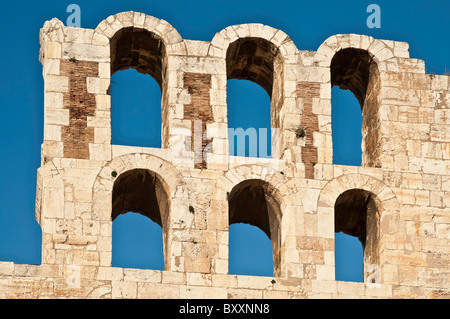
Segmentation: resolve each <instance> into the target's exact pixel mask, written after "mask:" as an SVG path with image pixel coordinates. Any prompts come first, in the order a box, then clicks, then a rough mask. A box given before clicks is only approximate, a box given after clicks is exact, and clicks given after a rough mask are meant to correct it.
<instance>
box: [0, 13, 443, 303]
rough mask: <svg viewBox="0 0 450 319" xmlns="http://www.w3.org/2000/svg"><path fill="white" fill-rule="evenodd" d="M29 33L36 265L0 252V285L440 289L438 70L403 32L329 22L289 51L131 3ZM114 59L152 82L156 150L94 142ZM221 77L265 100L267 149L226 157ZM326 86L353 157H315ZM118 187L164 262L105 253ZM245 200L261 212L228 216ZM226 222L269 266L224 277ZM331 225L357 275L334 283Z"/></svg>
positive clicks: (65, 291)
mask: <svg viewBox="0 0 450 319" xmlns="http://www.w3.org/2000/svg"><path fill="white" fill-rule="evenodd" d="M40 43H41V52H40V61H41V63H42V65H43V76H44V83H45V86H44V108H45V109H44V141H43V144H42V165H41V167H40V168H39V169H38V174H37V188H36V219H37V220H38V222H39V224H40V225H41V228H42V236H43V237H42V264H41V265H20V264H14V263H11V262H0V297H1V298H373V297H377V298H449V297H450V290H449V280H450V269H449V263H450V248H449V247H450V245H449V243H450V173H449V172H450V120H449V119H450V117H449V112H450V111H449V110H450V80H449V76H445V75H431V74H426V73H425V64H424V62H423V61H421V60H417V59H412V58H410V57H409V52H408V44H407V43H403V42H396V41H389V40H377V39H373V38H371V37H368V36H364V35H356V34H346V35H335V36H331V37H330V38H328V39H327V40H326V41H325V42H324V43H323V44H322V45H321V46H320V47H319V48H318V50H317V51H302V50H300V49H298V48H297V47H296V45H295V44H294V43H293V42H292V40H291V39H290V38H289V37H288V35H286V34H285V33H284V32H283V31H281V30H277V29H274V28H271V27H269V26H265V25H262V24H243V25H235V26H230V27H227V28H225V29H223V30H222V31H220V32H218V33H217V34H216V35H215V36H214V38H213V39H212V40H211V41H210V42H203V41H192V40H185V39H183V38H182V37H181V36H180V35H179V34H178V32H177V31H176V29H174V28H173V27H172V26H171V25H170V24H169V23H167V22H166V21H164V20H160V19H157V18H154V17H151V16H147V15H144V14H141V13H137V12H123V13H119V14H116V15H113V16H110V17H108V18H107V19H106V20H104V21H102V22H101V23H100V24H99V25H98V27H97V28H96V29H93V30H90V29H79V28H70V27H65V26H64V25H63V24H62V23H61V21H59V20H57V19H52V20H51V21H47V22H46V23H45V25H44V27H43V28H42V29H41V33H40ZM335 56H337V58H336V59H334V57H335ZM355 61H359V62H358V63H356V62H355ZM127 67H132V68H136V69H137V70H138V71H140V72H143V73H148V74H150V75H152V76H153V77H154V78H155V79H156V80H157V81H158V83H159V84H160V87H161V91H162V100H161V110H162V111H161V113H162V141H163V143H162V148H161V149H153V148H144V147H131V146H118V145H112V144H111V124H110V119H111V114H110V108H111V102H110V101H111V100H110V95H109V87H110V78H111V74H112V73H114V72H115V71H117V70H119V69H122V68H127ZM342 72H344V73H342ZM345 72H347V73H345ZM231 78H243V79H249V80H252V81H255V82H256V83H258V84H259V85H261V86H262V87H263V88H264V89H265V90H266V91H267V92H268V93H269V96H271V100H272V102H271V104H272V111H271V119H272V127H273V128H276V129H277V130H278V132H277V133H278V134H277V135H276V137H275V140H274V141H273V144H274V145H276V152H274V153H275V154H276V156H274V157H273V158H270V159H263V158H241V157H233V156H229V155H228V135H227V103H226V90H227V80H228V79H231ZM332 85H339V86H341V87H346V88H348V89H351V90H352V92H354V94H355V96H356V97H357V98H358V99H359V100H360V103H361V106H362V111H363V116H364V124H363V135H364V141H365V142H363V159H364V161H363V166H362V167H352V166H340V165H333V164H332V158H333V154H332V131H331V107H332V101H331V87H332ZM299 128H302V129H303V130H304V134H299V132H300V131H299V130H298V129H299ZM205 132H207V133H205ZM204 135H206V136H204ZM139 174H141V175H139ZM137 176H149V177H148V178H151V179H152V180H153V181H157V183H156V182H155V183H156V184H155V186H149V185H148V183H145V182H142V185H141V184H140V182H139V180H138V179H139V177H137ZM127 180H128V182H127ZM124 183H125V184H126V185H132V186H131V187H132V188H135V189H136V190H137V189H140V190H142V189H144V190H152V192H153V193H154V194H155V196H154V199H151V198H150V199H148V200H147V199H146V200H142V201H137V203H138V206H139V207H137V208H133V209H136V210H142V212H144V213H145V214H147V215H148V216H149V218H152V219H154V220H155V221H157V222H159V223H160V225H161V226H162V228H163V233H164V259H165V268H164V270H163V271H156V270H142V269H127V268H118V267H112V266H111V253H112V222H113V219H114V217H115V216H116V215H117V214H119V213H120V212H121V211H120V209H119V210H116V209H115V208H114V205H113V201H114V199H115V198H133V196H136V195H137V193H135V194H129V193H124V191H123V190H122V189H123V188H124V187H121V185H122V186H123V185H125V184H124ZM139 185H140V186H139ZM152 187H154V188H152ZM136 192H138V191H136ZM341 195H342V196H341ZM117 196H119V197H117ZM120 196H122V197H120ZM129 196H131V197H129ZM252 196H253V197H252ZM248 198H255V205H261V206H258V207H260V208H261V211H263V212H265V213H264V214H263V216H262V217H261V218H258V216H257V214H253V213H254V212H253V213H252V214H248V215H246V214H243V213H242V212H241V213H239V212H237V210H239V207H240V206H242V205H244V204H245V203H246V202H247V200H248ZM155 203H157V204H158V206H159V207H160V208H161V207H162V209H160V210H159V214H158V212H156V213H155V209H153V210H152V212H151V213H147V209H148V208H149V207H150V208H152V207H153V208H154V207H155V205H156V204H155ZM130 205H131V204H130ZM335 206H336V209H335ZM128 208H129V209H131V206H130V207H128ZM354 208H357V209H354ZM353 209H354V211H359V212H360V215H358V216H356V217H358V218H360V217H361V215H362V216H365V217H364V218H362V219H361V220H359V221H357V222H355V220H354V218H355V214H353V215H352V213H351V212H350V210H353ZM113 211H114V215H113ZM342 211H343V213H342ZM239 221H245V222H249V223H252V224H254V225H256V226H259V227H260V228H261V229H263V230H264V231H265V232H266V234H268V236H269V237H270V238H271V241H272V245H273V251H274V277H256V276H242V275H230V274H228V228H229V223H230V222H231V223H233V222H239ZM336 228H339V229H342V230H345V231H346V232H348V233H352V234H355V235H357V236H360V238H361V239H362V241H364V243H365V282H364V283H355V282H342V281H336V280H335V262H334V235H335V230H336Z"/></svg>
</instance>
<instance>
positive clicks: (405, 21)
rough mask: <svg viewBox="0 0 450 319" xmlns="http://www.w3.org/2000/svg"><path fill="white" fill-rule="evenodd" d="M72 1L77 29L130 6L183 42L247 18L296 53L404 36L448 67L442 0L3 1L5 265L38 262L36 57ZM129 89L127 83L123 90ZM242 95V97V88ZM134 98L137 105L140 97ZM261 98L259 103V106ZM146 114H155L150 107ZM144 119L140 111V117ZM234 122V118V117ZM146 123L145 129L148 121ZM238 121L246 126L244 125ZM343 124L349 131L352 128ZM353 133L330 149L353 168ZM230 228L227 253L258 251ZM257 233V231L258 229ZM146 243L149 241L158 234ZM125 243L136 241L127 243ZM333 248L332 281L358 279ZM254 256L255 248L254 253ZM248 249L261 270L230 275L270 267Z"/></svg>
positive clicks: (341, 101) (431, 61) (131, 133)
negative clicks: (346, 39) (376, 12)
mask: <svg viewBox="0 0 450 319" xmlns="http://www.w3.org/2000/svg"><path fill="white" fill-rule="evenodd" d="M71 3H76V4H78V5H79V6H80V7H81V27H83V28H95V27H96V26H97V25H98V23H99V22H100V21H102V20H103V19H105V18H106V17H108V16H109V15H111V14H115V13H118V12H121V11H128V10H133V11H139V12H143V13H146V14H149V15H152V16H155V17H157V18H161V19H165V20H167V21H168V22H169V23H170V24H172V25H173V26H174V27H175V28H176V29H177V30H178V32H179V33H180V34H181V36H182V37H183V38H186V39H192V40H204V41H209V40H211V39H212V38H213V36H214V34H215V33H216V32H218V31H220V30H222V29H223V28H225V27H227V26H230V25H234V24H239V23H252V22H257V23H264V24H267V25H270V26H272V27H274V28H278V29H281V30H283V31H284V32H286V33H287V34H288V35H289V36H290V37H291V38H292V39H293V41H294V42H295V43H296V45H297V47H298V48H299V49H301V50H316V49H317V48H318V47H319V45H320V44H321V43H322V42H323V41H324V40H325V39H326V38H328V37H329V36H331V35H333V34H339V33H358V34H367V35H371V36H373V37H375V38H379V39H389V40H398V41H406V42H408V43H409V45H410V55H411V57H413V58H419V59H423V60H425V62H426V68H427V72H434V73H436V74H442V73H444V72H445V71H446V70H450V41H449V39H450V27H449V26H450V1H448V0H433V1H421V0H410V1H363V0H351V1H286V0H285V1H283V0H277V1H235V0H226V1H213V0H208V1H205V0H193V1H136V0H127V1H115V0H110V1H75V0H73V1H61V0H58V1H56V0H53V1H40V2H36V1H18V2H15V1H8V2H7V1H3V2H1V3H0V18H1V20H0V23H1V24H2V28H1V30H2V31H1V35H2V37H1V38H2V50H0V57H1V61H2V65H1V71H2V72H1V73H0V106H1V110H2V116H1V117H0V145H1V148H2V156H0V167H2V168H3V172H2V179H1V182H0V202H1V203H2V205H1V207H0V260H3V261H14V262H16V263H32V264H39V263H40V261H41V248H40V246H41V232H40V228H39V225H38V224H37V222H36V221H35V219H34V211H35V209H34V203H35V188H36V170H37V168H38V167H39V165H40V145H41V143H42V138H43V79H42V66H41V64H40V63H39V61H38V53H39V29H40V28H41V27H42V26H43V24H44V22H45V21H46V20H50V19H51V18H53V17H57V18H59V19H60V20H61V21H63V22H64V23H65V22H66V19H67V17H68V15H69V13H67V12H66V8H67V6H68V5H69V4H71ZM371 3H375V4H378V5H379V6H380V8H381V28H380V29H369V28H368V27H367V25H366V19H367V17H368V15H369V13H367V12H366V8H367V6H368V5H369V4H371ZM116 75H117V79H116V80H117V81H118V82H119V83H120V78H119V77H120V76H121V75H119V74H118V73H117V74H116ZM135 80H136V81H137V82H132V83H135V88H139V87H141V86H140V85H151V84H148V82H151V81H145V83H141V82H142V81H141V82H139V81H140V79H138V78H136V79H135ZM129 81H131V80H129ZM133 81H134V80H133ZM243 85H247V86H245V87H244V86H239V85H238V86H237V88H236V92H237V93H236V95H233V96H234V97H236V99H237V100H239V101H240V102H239V103H242V106H236V107H242V108H244V107H247V104H248V103H247V102H245V100H244V99H243V98H244V97H245V96H253V97H254V98H258V99H259V98H261V99H264V98H265V96H264V93H261V92H260V91H258V89H259V88H255V87H254V86H252V85H251V84H243ZM230 86H231V84H230ZM118 87H119V88H117V93H114V94H116V95H115V96H113V99H116V102H114V101H113V108H114V103H116V105H117V104H120V94H121V93H120V90H123V89H124V87H122V86H119V85H118ZM113 89H114V87H113ZM131 89H132V88H129V90H131ZM147 89H148V90H151V89H150V88H147ZM147 89H146V90H147ZM148 90H147V91H148ZM231 90H234V89H232V88H231V87H230V88H229V92H228V93H229V94H230V92H231ZM125 91H127V90H125ZM239 92H240V93H239ZM242 92H246V93H245V94H242ZM258 92H259V93H258ZM128 93H129V91H128ZM347 93H348V92H343V93H340V92H338V91H336V90H333V106H335V105H338V107H339V110H341V111H340V112H339V113H340V115H343V117H345V118H347V119H348V116H349V115H350V114H355V116H356V119H355V121H353V122H355V123H356V121H358V114H357V113H355V112H353V110H354V109H355V108H356V107H357V104H356V102H355V99H353V98H352V97H351V96H350V97H349V94H347ZM149 94H150V93H149ZM128 96H130V95H128ZM234 97H230V98H231V99H233V98H234ZM241 97H242V98H241ZM136 103H139V102H138V101H136ZM258 103H261V104H264V103H265V102H264V101H262V102H258ZM130 105H131V103H130ZM249 107H250V106H249ZM117 109H118V107H117ZM344 109H345V111H344ZM337 110H338V108H337V107H335V108H334V109H333V114H334V112H335V111H337ZM347 110H348V111H347ZM350 110H351V111H350ZM113 112H115V111H113ZM118 112H119V111H118ZM149 112H151V111H149ZM113 114H114V113H113ZM140 114H141V113H140ZM231 114H232V110H231V109H230V116H232V115H231ZM131 115H133V114H132V112H131V111H130V109H127V112H126V113H120V115H117V116H122V118H124V117H126V116H131ZM338 115H339V114H337V115H336V116H335V115H333V116H334V118H333V129H335V128H336V131H337V130H338V129H337V127H338V126H339V125H340V123H341V122H340V120H339V117H338ZM148 116H149V117H152V115H151V114H150V113H149V114H148ZM142 118H145V117H144V116H142ZM113 121H114V118H113ZM231 121H233V120H232V119H230V122H231ZM236 123H238V122H236ZM113 125H114V127H115V132H117V133H116V135H115V136H114V137H113V138H114V139H115V141H116V142H117V143H118V144H134V143H136V144H141V143H150V144H151V143H155V141H154V140H153V141H149V140H145V141H142V140H139V138H140V137H139V136H140V134H135V133H140V132H141V130H145V129H140V128H139V126H138V124H134V126H131V127H132V129H130V126H128V127H127V126H125V127H122V128H120V127H119V125H118V124H115V123H114V122H113ZM142 125H144V127H145V123H144V124H142ZM157 125H160V123H159V124H152V126H153V127H155V128H156V127H157ZM236 125H239V126H245V124H242V123H239V124H236ZM252 125H253V124H252ZM343 126H344V127H348V128H351V126H350V125H343ZM358 130H359V129H358V128H357V129H356V132H354V133H342V134H343V135H342V137H338V135H337V134H338V133H336V135H335V136H334V138H335V140H334V144H335V145H334V146H335V147H336V146H339V147H338V148H339V149H335V162H336V163H344V164H352V163H355V162H354V161H356V164H357V162H358V160H359V159H358V158H359V154H358V147H359V145H358V146H357V147H356V151H352V150H355V147H351V145H352V143H351V141H355V143H356V144H358V143H360V140H359V139H360V137H358V135H360V132H359V131H358ZM120 132H122V133H120ZM121 139H122V140H121ZM156 143H158V142H156ZM345 146H349V147H350V149H352V150H350V149H346V148H345ZM339 151H341V152H339ZM127 215H130V214H127ZM127 215H124V216H127ZM137 217H139V216H137ZM143 223H144V221H141V220H140V219H139V220H138V221H137V224H139V225H141V226H143ZM114 224H115V225H114V232H115V234H124V233H125V234H130V231H126V230H124V229H125V228H126V227H127V225H128V226H129V225H130V224H131V225H136V223H134V224H133V221H128V222H127V221H124V222H123V223H122V222H121V221H119V220H116V222H115V223H114ZM122 224H123V225H122ZM132 227H137V226H132ZM236 228H237V227H236ZM134 229H135V228H134ZM234 232H235V230H234V229H232V230H230V233H231V235H230V237H231V238H230V246H231V247H232V249H234V247H236V246H237V247H238V248H245V245H235V244H234V243H235V242H239V243H248V244H249V245H250V247H254V245H253V244H252V241H251V240H252V238H253V237H252V236H253V235H252V234H251V233H250V232H249V231H247V232H246V233H245V235H244V236H245V240H244V241H242V240H240V239H239V238H238V236H237V235H235V234H234ZM236 232H237V230H236ZM131 233H133V232H131ZM256 235H260V234H258V232H256V234H255V236H256ZM119 236H123V235H117V236H115V239H116V240H115V241H114V242H113V246H114V247H116V249H117V250H119V245H120V244H116V243H115V242H116V241H118V240H117V238H119ZM130 240H132V239H130ZM149 240H150V241H154V239H149ZM342 240H345V238H343V239H342ZM120 242H121V243H122V244H126V240H125V239H123V240H122V239H121V240H120ZM336 242H337V243H336V245H337V246H339V245H340V242H341V237H337V239H336ZM130 245H133V242H132V243H130ZM252 245H253V246H252ZM344 246H345V247H348V244H344ZM339 247H340V246H339ZM337 251H338V252H337V255H336V263H337V265H340V264H341V262H342V263H343V264H342V265H343V266H339V267H340V269H342V271H347V272H349V274H345V273H341V272H339V273H338V274H337V278H338V279H343V280H344V279H345V280H361V275H360V268H356V269H354V268H353V267H351V266H350V264H351V263H349V262H348V258H349V257H347V256H346V254H348V253H349V254H351V253H352V252H353V251H354V250H353V249H344V250H342V252H341V249H340V248H338V247H337ZM250 252H252V250H251V249H250ZM250 252H244V253H239V252H238V254H239V256H241V257H244V256H248V257H249V258H250V260H252V263H250V262H247V263H246V264H247V265H249V264H250V265H251V264H261V265H264V267H263V268H262V269H258V270H244V269H242V268H241V269H239V267H237V266H236V267H237V268H233V267H234V266H233V265H231V266H230V267H231V268H230V272H240V273H247V272H248V271H250V272H251V273H253V274H268V272H269V273H270V272H271V267H270V266H269V267H267V265H268V264H270V262H269V263H268V262H262V261H261V262H259V261H257V259H256V257H254V256H252V255H251V254H250ZM234 253H235V251H234V250H233V252H230V258H231V255H233V254H234ZM139 254H140V255H141V256H142V252H140V253H139V252H138V253H137V255H139ZM119 257H120V253H116V254H115V258H119ZM341 260H343V261H341ZM113 261H114V260H113ZM255 261H256V262H255ZM117 262H119V261H117ZM138 262H141V263H144V264H140V265H138V264H136V267H154V268H158V267H160V266H158V265H157V261H156V264H153V265H151V266H148V263H147V261H145V260H144V261H143V260H142V259H139V260H137V261H136V263H138ZM149 262H153V261H149ZM267 268H269V270H267Z"/></svg>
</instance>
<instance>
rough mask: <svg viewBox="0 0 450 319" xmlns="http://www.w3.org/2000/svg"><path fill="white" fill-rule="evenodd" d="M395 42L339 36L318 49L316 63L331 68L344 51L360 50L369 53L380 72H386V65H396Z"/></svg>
mask: <svg viewBox="0 0 450 319" xmlns="http://www.w3.org/2000/svg"><path fill="white" fill-rule="evenodd" d="M394 46H395V42H393V41H384V40H379V39H374V38H373V37H371V36H367V35H359V34H337V35H333V36H330V37H329V38H328V39H326V40H325V41H324V42H323V43H322V44H321V45H320V46H319V48H318V49H317V51H316V55H315V60H316V63H318V64H320V66H323V67H330V65H331V60H332V59H333V57H334V55H335V54H336V53H337V52H339V51H341V50H343V49H359V50H364V51H367V52H368V53H369V55H370V56H371V57H372V58H373V60H374V61H375V62H376V63H377V65H378V68H379V70H380V71H385V70H386V63H387V62H388V63H396V60H395V59H393V58H395V57H396V55H395V54H394Z"/></svg>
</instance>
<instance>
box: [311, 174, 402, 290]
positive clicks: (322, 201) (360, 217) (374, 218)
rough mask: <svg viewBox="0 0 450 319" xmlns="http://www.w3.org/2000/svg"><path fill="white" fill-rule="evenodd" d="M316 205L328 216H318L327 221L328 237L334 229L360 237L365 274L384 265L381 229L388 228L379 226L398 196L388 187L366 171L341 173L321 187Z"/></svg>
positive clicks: (395, 210)
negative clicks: (374, 267) (361, 172)
mask: <svg viewBox="0 0 450 319" xmlns="http://www.w3.org/2000/svg"><path fill="white" fill-rule="evenodd" d="M318 209H319V212H320V213H321V214H322V215H321V216H327V217H328V219H322V220H320V218H319V223H320V222H326V221H327V222H328V223H329V224H327V230H326V232H327V234H326V236H327V237H329V238H334V234H335V232H343V233H345V234H347V235H350V236H354V237H356V238H358V239H359V241H360V242H361V244H362V248H363V251H364V272H365V274H364V278H368V277H366V275H370V274H369V273H368V272H369V270H370V269H371V267H372V266H376V267H378V268H379V269H381V268H380V267H383V265H384V263H383V261H382V254H381V252H382V251H383V248H384V245H385V243H384V241H383V240H384V237H383V235H384V233H383V231H384V232H386V231H388V230H386V229H385V230H382V229H383V227H382V226H381V225H382V224H383V223H384V224H385V225H388V224H389V219H392V216H394V215H396V214H397V213H398V210H399V203H398V201H397V198H396V196H395V194H394V192H393V191H392V190H391V189H390V188H389V187H387V186H385V185H384V183H383V182H382V181H380V180H379V179H376V178H374V177H371V176H368V175H364V174H346V175H341V176H339V177H337V178H335V179H333V180H332V181H330V182H329V183H328V184H327V185H326V186H325V187H324V188H323V189H322V191H321V193H320V195H319V199H318ZM383 219H385V221H387V223H386V222H385V221H383ZM323 228H324V227H322V229H323ZM384 228H385V227H384ZM377 283H379V282H377Z"/></svg>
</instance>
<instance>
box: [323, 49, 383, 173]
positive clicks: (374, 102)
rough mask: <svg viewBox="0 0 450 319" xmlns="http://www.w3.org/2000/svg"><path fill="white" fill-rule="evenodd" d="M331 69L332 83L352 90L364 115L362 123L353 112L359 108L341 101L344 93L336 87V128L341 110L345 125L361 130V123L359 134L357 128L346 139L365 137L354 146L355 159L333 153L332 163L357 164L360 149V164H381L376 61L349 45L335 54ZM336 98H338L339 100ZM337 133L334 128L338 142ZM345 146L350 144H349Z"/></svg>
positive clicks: (334, 109) (334, 91) (334, 93)
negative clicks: (349, 111) (347, 111)
mask: <svg viewBox="0 0 450 319" xmlns="http://www.w3.org/2000/svg"><path fill="white" fill-rule="evenodd" d="M330 70H331V86H332V87H335V86H336V87H339V88H340V89H341V90H349V91H350V92H352V93H353V95H354V96H355V98H356V99H357V100H358V102H359V106H360V110H361V115H362V121H361V125H359V121H360V120H359V117H358V116H356V115H354V114H355V113H354V112H356V111H353V109H354V108H355V107H354V106H353V104H354V103H353V102H350V100H349V99H348V98H345V99H344V100H343V101H344V102H343V103H344V104H345V105H343V104H339V100H341V99H342V96H344V95H341V94H340V92H339V91H338V90H337V89H334V90H333V91H332V92H333V100H332V104H333V110H332V114H333V129H334V128H336V127H338V126H337V124H336V123H337V120H336V119H335V118H336V117H337V116H338V115H337V113H339V114H340V115H341V116H342V117H344V118H345V126H346V127H355V130H358V128H357V126H356V125H358V126H359V130H360V132H358V133H356V131H355V132H354V133H353V134H352V135H350V136H349V137H348V138H347V139H349V141H350V142H353V140H354V139H355V138H359V135H361V136H362V137H361V139H362V142H361V143H360V145H359V147H357V146H355V147H352V151H351V154H354V157H355V158H350V159H347V158H342V156H340V154H339V153H337V154H336V156H333V162H334V163H336V164H338V163H339V164H347V165H355V164H354V163H355V162H356V163H357V162H358V158H357V157H358V155H357V154H359V152H360V148H361V150H362V152H361V164H358V165H362V166H370V167H380V165H381V164H380V161H379V156H380V149H381V147H380V133H379V123H380V121H379V116H378V108H379V102H378V94H379V90H380V76H379V71H378V65H377V63H376V62H375V61H374V60H373V58H372V56H371V55H370V54H369V53H368V52H367V51H365V50H361V49H353V48H348V49H342V50H340V51H338V52H337V53H336V54H335V55H334V57H333V59H332V61H331V65H330ZM345 96H347V97H348V95H347V94H345ZM336 99H337V100H338V101H336ZM336 102H338V103H336ZM336 104H337V105H336ZM343 108H345V109H347V110H348V109H350V108H351V109H352V112H351V113H349V114H347V113H345V110H344V109H343ZM350 115H351V116H350ZM354 116H356V119H354V118H353V117H354ZM356 122H358V123H356ZM355 134H357V135H355ZM334 135H335V133H334V131H333V143H337V144H339V143H340V141H341V139H340V138H336V137H335V136H334ZM347 139H346V140H344V142H343V143H347ZM345 145H346V146H348V145H347V144H345ZM333 149H338V147H334V148H333ZM342 153H346V152H345V150H342V152H341V154H342ZM347 154H348V152H347ZM335 157H336V158H335Z"/></svg>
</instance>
